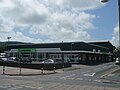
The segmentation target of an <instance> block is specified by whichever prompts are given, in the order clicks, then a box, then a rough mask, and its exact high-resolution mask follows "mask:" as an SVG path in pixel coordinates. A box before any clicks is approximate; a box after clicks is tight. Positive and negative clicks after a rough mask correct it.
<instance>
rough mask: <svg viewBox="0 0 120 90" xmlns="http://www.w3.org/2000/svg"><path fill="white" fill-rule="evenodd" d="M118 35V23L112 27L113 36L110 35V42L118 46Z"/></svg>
mask: <svg viewBox="0 0 120 90" xmlns="http://www.w3.org/2000/svg"><path fill="white" fill-rule="evenodd" d="M118 36H119V27H118V25H117V26H116V27H115V28H114V32H113V37H112V40H111V42H112V44H113V45H115V46H118V45H119V44H118V43H119V38H118Z"/></svg>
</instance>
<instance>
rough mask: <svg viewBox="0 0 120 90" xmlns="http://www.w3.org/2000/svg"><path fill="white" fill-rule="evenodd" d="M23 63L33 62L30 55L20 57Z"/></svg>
mask: <svg viewBox="0 0 120 90" xmlns="http://www.w3.org/2000/svg"><path fill="white" fill-rule="evenodd" d="M20 62H21V63H32V60H31V59H30V58H29V57H23V58H22V59H20Z"/></svg>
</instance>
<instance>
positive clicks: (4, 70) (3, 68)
mask: <svg viewBox="0 0 120 90" xmlns="http://www.w3.org/2000/svg"><path fill="white" fill-rule="evenodd" d="M3 74H5V66H3Z"/></svg>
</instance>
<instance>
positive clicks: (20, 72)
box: [20, 66, 22, 75]
mask: <svg viewBox="0 0 120 90" xmlns="http://www.w3.org/2000/svg"><path fill="white" fill-rule="evenodd" d="M21 74H22V73H21V66H20V75H21Z"/></svg>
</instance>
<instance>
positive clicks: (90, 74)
mask: <svg viewBox="0 0 120 90" xmlns="http://www.w3.org/2000/svg"><path fill="white" fill-rule="evenodd" d="M95 74H96V73H89V74H84V76H91V77H93V76H94V75H95Z"/></svg>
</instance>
